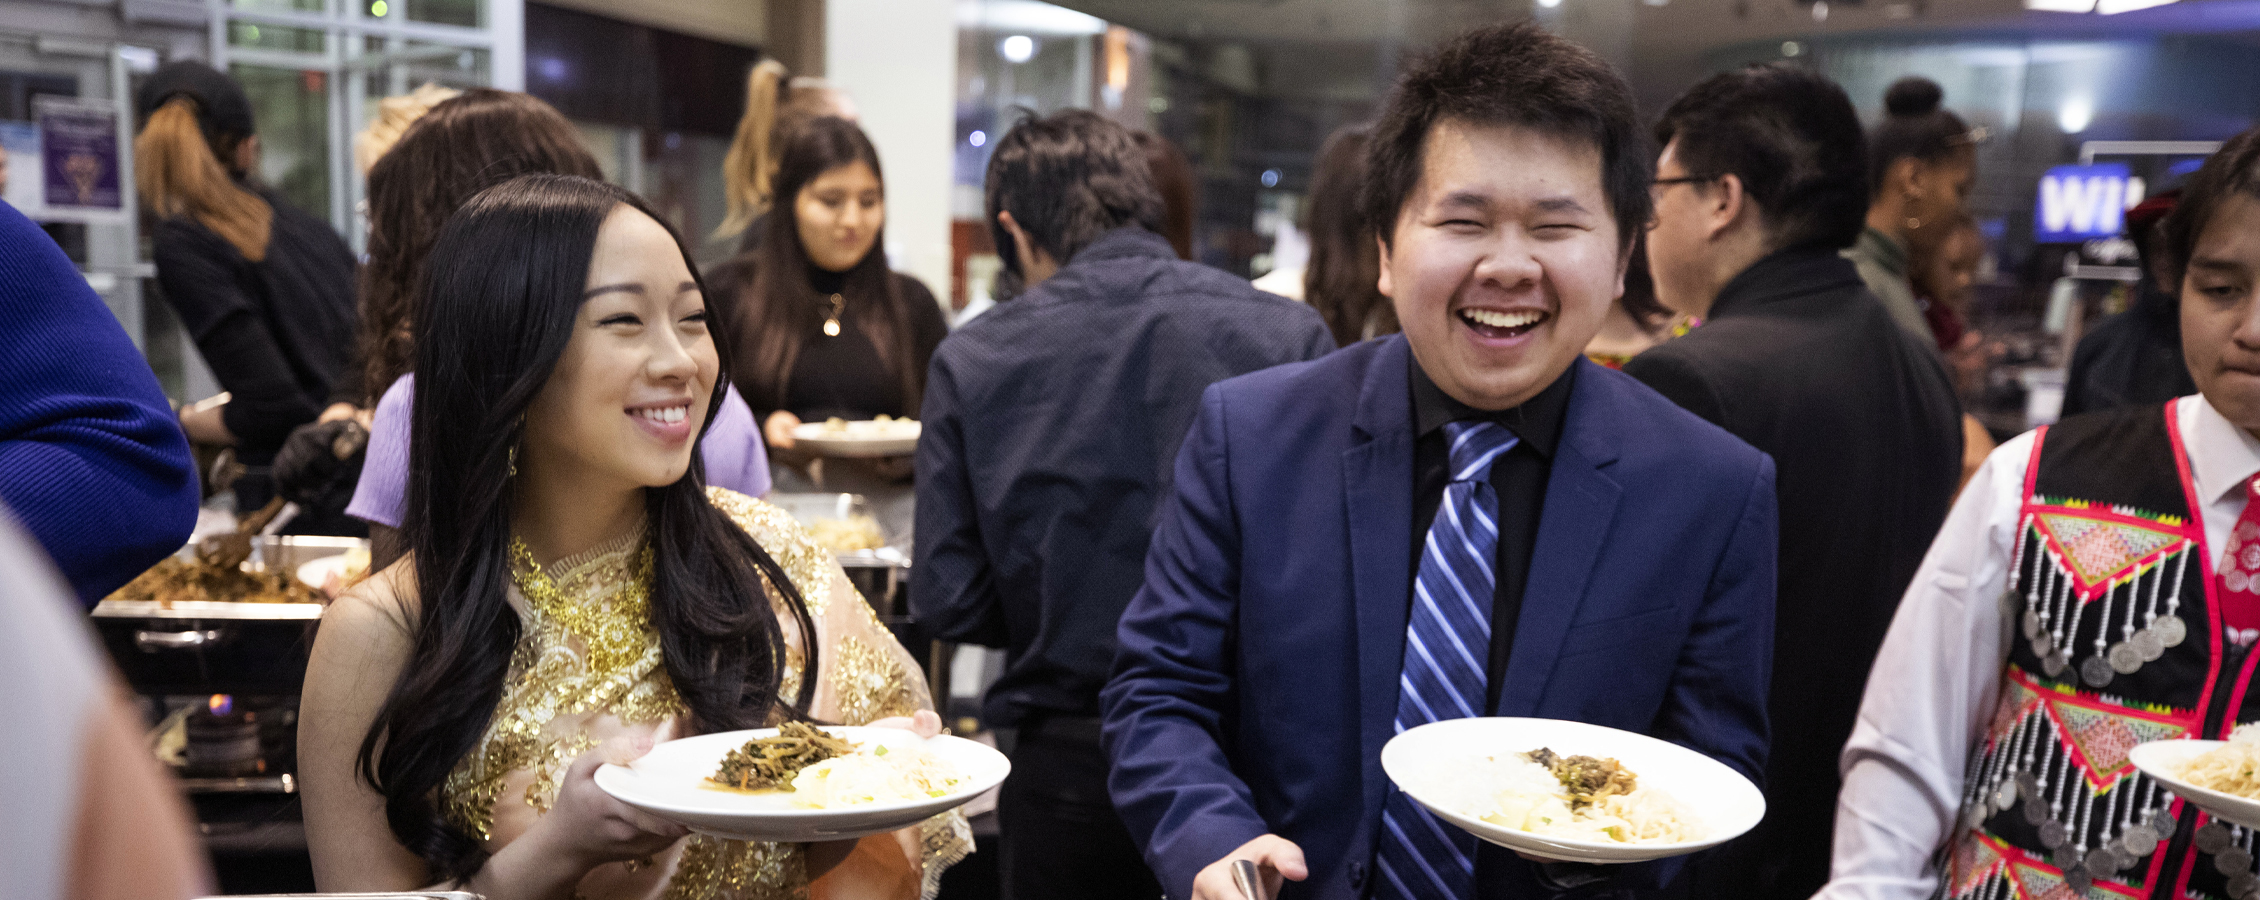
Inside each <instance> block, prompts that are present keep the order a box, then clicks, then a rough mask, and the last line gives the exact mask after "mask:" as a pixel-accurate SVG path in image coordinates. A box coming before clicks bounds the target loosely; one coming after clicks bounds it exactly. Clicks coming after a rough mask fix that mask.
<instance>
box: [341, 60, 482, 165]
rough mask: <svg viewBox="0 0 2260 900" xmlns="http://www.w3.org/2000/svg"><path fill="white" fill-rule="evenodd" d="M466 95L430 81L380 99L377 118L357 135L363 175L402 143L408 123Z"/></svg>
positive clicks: (355, 152)
mask: <svg viewBox="0 0 2260 900" xmlns="http://www.w3.org/2000/svg"><path fill="white" fill-rule="evenodd" d="M462 95H463V92H462V91H459V90H456V89H454V88H451V87H441V86H439V85H437V84H434V83H432V82H429V81H427V82H424V84H423V86H422V87H419V88H417V89H415V90H413V91H409V92H408V93H405V94H401V95H399V96H397V97H386V98H384V99H383V100H379V101H377V118H376V120H375V121H372V122H370V123H369V127H367V128H363V129H361V133H360V134H358V135H355V136H354V137H353V164H354V165H355V166H357V167H359V168H360V169H361V174H363V175H367V174H369V167H370V166H374V165H376V164H377V158H378V157H381V156H383V155H385V151H387V150H390V149H392V145H393V144H396V143H399V142H400V135H401V134H402V133H404V132H406V131H407V130H408V126H410V125H413V124H416V120H417V119H421V118H423V117H424V114H425V113H428V112H431V111H432V107H434V106H438V105H440V104H442V103H445V102H447V101H449V100H453V99H455V98H457V97H460V96H462Z"/></svg>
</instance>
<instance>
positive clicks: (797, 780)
mask: <svg viewBox="0 0 2260 900" xmlns="http://www.w3.org/2000/svg"><path fill="white" fill-rule="evenodd" d="M1011 770H1012V764H1011V763H1009V762H1007V761H1006V760H1005V757H1004V754H1002V753H998V752H997V751H996V750H995V749H994V748H992V747H990V746H988V745H986V744H981V743H978V742H975V741H969V740H966V739H964V738H959V737H951V736H948V735H942V736H938V737H931V738H924V739H921V738H919V737H918V735H916V734H912V733H911V732H909V731H906V730H904V729H900V728H863V727H851V726H832V725H827V726H812V725H807V724H803V723H798V722H791V723H786V724H785V725H784V726H783V727H781V728H760V729H754V730H751V731H726V732H722V733H719V734H705V735H699V736H697V737H688V738H682V739H679V740H673V741H668V742H666V743H663V744H660V745H658V746H656V747H653V748H652V749H651V752H650V753H647V754H645V755H644V756H643V758H641V759H638V760H636V761H635V762H633V763H631V764H629V765H625V766H617V765H609V764H608V765H604V766H601V767H599V768H598V769H597V770H596V786H597V787H598V788H601V789H603V791H604V792H605V793H607V794H611V795H612V796H613V797H615V798H617V799H618V800H619V801H620V802H622V803H626V804H628V805H629V806H633V807H635V808H637V809H640V810H643V811H645V812H648V813H651V814H652V815H655V816H658V817H660V818H663V819H666V820H668V821H671V822H676V823H680V824H681V825H683V826H684V827H687V828H689V829H691V830H692V831H696V832H700V833H702V834H709V835H713V836H715V837H720V838H728V839H731V840H740V841H779V842H794V843H798V842H807V841H835V840H845V839H848V838H858V837H863V836H865V835H872V834H881V833H884V832H889V831H894V830H896V829H900V828H907V827H909V826H912V825H916V824H918V823H919V822H922V821H924V820H926V819H928V818H930V817H932V816H935V815H939V814H941V813H943V812H947V811H949V810H951V809H954V808H956V807H957V806H959V805H961V804H964V803H965V802H967V801H969V800H972V799H973V798H974V797H977V796H979V795H980V794H981V793H982V792H984V791H987V790H989V789H990V788H993V787H996V786H997V785H998V784H1000V783H1002V782H1003V781H1004V776H1005V774H1006V773H1007V772H1010V771H1011Z"/></svg>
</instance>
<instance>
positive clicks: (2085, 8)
mask: <svg viewBox="0 0 2260 900" xmlns="http://www.w3.org/2000/svg"><path fill="white" fill-rule="evenodd" d="M2025 8H2026V9H2030V10H2036V11H2039V12H2060V13H2089V12H2094V11H2095V0H2025Z"/></svg>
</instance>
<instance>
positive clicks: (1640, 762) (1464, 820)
mask: <svg viewBox="0 0 2260 900" xmlns="http://www.w3.org/2000/svg"><path fill="white" fill-rule="evenodd" d="M1540 747H1546V748H1549V749H1551V750H1553V751H1554V752H1555V753H1558V754H1561V755H1563V756H1600V757H1614V758H1615V759H1616V760H1617V761H1618V762H1621V763H1623V764H1624V765H1625V766H1626V767H1627V768H1630V769H1631V770H1632V771H1633V773H1634V774H1635V775H1637V776H1639V779H1640V784H1641V786H1643V787H1653V788H1656V789H1659V790H1662V791H1664V792H1665V793H1667V794H1669V795H1671V797H1672V798H1673V799H1675V800H1678V801H1679V803H1680V804H1681V805H1682V806H1684V807H1686V808H1687V809H1688V810H1689V811H1690V812H1692V813H1693V814H1694V815H1695V817H1696V819H1697V828H1699V829H1700V831H1699V836H1698V837H1697V838H1696V839H1694V840H1688V841H1678V842H1675V843H1669V844H1620V843H1615V842H1613V841H1584V840H1573V839H1570V838H1559V837H1547V836H1544V835H1538V834H1532V833H1530V832H1528V831H1523V830H1521V829H1519V828H1508V827H1506V826H1503V825H1494V824H1491V823H1489V822H1485V821H1483V820H1482V819H1480V818H1476V817H1475V816H1469V815H1465V814H1462V813H1461V812H1459V811H1458V810H1460V809H1463V808H1466V807H1467V805H1468V804H1469V803H1470V802H1471V801H1472V800H1473V798H1471V797H1469V796H1468V789H1467V788H1466V785H1467V783H1468V782H1467V779H1466V778H1465V775H1466V773H1467V769H1468V767H1469V766H1473V765H1483V764H1485V763H1484V762H1483V760H1484V757H1487V756H1498V755H1504V754H1509V753H1527V752H1529V751H1532V750H1536V749H1538V748H1540ZM1381 769H1382V771H1384V772H1387V773H1389V780H1391V781H1394V782H1396V783H1397V786H1398V787H1399V788H1401V789H1403V790H1404V792H1405V793H1406V794H1408V795H1410V796H1411V797H1412V798H1413V799H1414V800H1416V801H1419V803H1420V805H1422V806H1425V807H1428V811H1429V812H1432V813H1435V814H1436V816H1437V818H1440V819H1443V820H1444V821H1446V822H1450V823H1452V824H1453V825H1457V826H1459V827H1460V828H1462V829H1465V830H1466V831H1468V832H1469V833H1471V834H1473V835H1475V836H1476V837H1479V838H1482V839H1484V840H1486V841H1490V842H1491V843H1494V844H1497V845H1499V846H1501V847H1506V848H1508V849H1510V850H1516V851H1519V852H1522V853H1527V854H1529V855H1531V856H1538V857H1544V858H1546V859H1557V860H1564V861H1571V862H1594V863H1632V862H1641V861H1644V860H1650V859H1662V858H1664V857H1667V856H1678V855H1681V854H1685V853H1693V852H1695V851H1698V850H1703V849H1707V848H1710V847H1715V846H1717V845H1719V844H1722V843H1725V842H1727V841H1729V840H1732V839H1734V838H1735V837H1737V836H1740V835H1741V834H1742V833H1743V832H1746V831H1749V830H1750V829H1751V828H1753V827H1756V826H1757V824H1758V820H1759V819H1761V818H1764V817H1765V814H1766V798H1765V795H1764V794H1761V793H1759V791H1758V787H1757V785H1754V784H1751V783H1750V779H1747V778H1744V777H1742V775H1741V773H1739V772H1736V771H1734V770H1733V769H1731V768H1728V767H1727V766H1726V765H1725V764H1724V763H1721V762H1719V761H1718V760H1715V759H1712V758H1710V757H1708V756H1704V755H1703V754H1701V753H1697V752H1695V751H1693V750H1689V749H1687V748H1685V747H1682V746H1679V745H1678V744H1674V743H1671V742H1669V741H1661V740H1657V739H1655V738H1652V737H1648V736H1647V735H1643V734H1634V733H1632V732H1629V731H1619V730H1617V729H1614V728H1607V727H1603V726H1600V725H1588V724H1586V723H1584V722H1564V721H1560V720H1556V719H1505V718H1485V719H1449V720H1446V721H1442V722H1431V723H1429V724H1427V725H1422V726H1420V727H1419V728H1415V729H1412V730H1411V731H1407V732H1405V733H1403V734H1400V735H1397V736H1396V737H1395V738H1392V739H1390V741H1389V743H1388V744H1387V745H1384V746H1383V747H1382V748H1381Z"/></svg>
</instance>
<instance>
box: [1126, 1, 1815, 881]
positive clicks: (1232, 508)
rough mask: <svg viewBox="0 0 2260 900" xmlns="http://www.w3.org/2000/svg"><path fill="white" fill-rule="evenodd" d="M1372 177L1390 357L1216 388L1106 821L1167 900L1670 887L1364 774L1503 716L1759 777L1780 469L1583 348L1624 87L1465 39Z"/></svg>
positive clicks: (1209, 398)
mask: <svg viewBox="0 0 2260 900" xmlns="http://www.w3.org/2000/svg"><path fill="white" fill-rule="evenodd" d="M1370 154H1371V155H1370V156H1369V157H1368V159H1369V161H1370V165H1369V169H1368V179H1367V184H1366V187H1365V203H1366V209H1367V211H1368V214H1369V217H1370V221H1372V222H1374V223H1375V225H1376V227H1377V230H1378V232H1379V234H1380V252H1381V263H1382V265H1381V275H1380V287H1381V290H1382V292H1383V293H1385V294H1387V295H1388V296H1389V297H1390V299H1391V302H1392V304H1393V305H1394V307H1395V308H1396V311H1397V318H1398V320H1399V321H1400V322H1401V323H1402V325H1403V328H1404V333H1403V334H1402V335H1393V336H1390V337H1387V338H1383V339H1379V340H1372V341H1366V342H1363V343H1360V344H1357V345H1354V346H1352V347H1348V348H1345V349H1342V350H1339V351H1336V352H1335V353H1333V354H1332V355H1330V356H1327V357H1325V358H1323V359H1320V360H1317V361H1315V362H1308V363H1297V364H1291V365H1286V366H1281V367H1277V368H1273V369H1268V370H1265V371H1262V372H1258V373H1255V374H1252V375H1246V376H1241V377H1238V378H1234V379H1230V380H1227V381H1223V382H1220V383H1218V384H1216V385H1214V386H1212V387H1210V388H1209V389H1208V390H1207V392H1206V393H1205V394H1204V396H1203V399H1202V404H1201V409H1200V412H1199V415H1198V417H1197V418H1196V419H1195V421H1194V424H1193V426H1192V430H1191V432H1190V434H1189V435H1188V437H1187V438H1186V440H1185V444H1184V448H1183V449H1182V451H1181V452H1180V453H1179V455H1178V458H1177V471H1176V475H1175V479H1174V482H1175V488H1174V494H1173V496H1170V497H1168V498H1166V499H1165V501H1164V504H1163V507H1162V510H1161V512H1160V516H1159V521H1160V525H1159V528H1158V530H1157V531H1156V533H1155V535H1154V539H1153V545H1152V550H1151V552H1150V553H1149V555H1148V557H1147V563H1146V580H1145V586H1144V587H1143V589H1141V590H1140V592H1139V593H1138V595H1137V596H1136V598H1135V599H1133V600H1132V601H1131V604H1130V607H1129V609H1128V610H1127V612H1126V613H1125V614H1124V616H1123V620H1122V624H1121V626H1120V629H1119V632H1118V637H1119V641H1120V644H1121V650H1120V653H1119V655H1118V657H1117V662H1116V667H1115V673H1114V676H1113V679H1112V681H1111V682H1110V683H1109V684H1108V686H1107V688H1106V690H1105V691H1104V692H1103V694H1102V699H1101V702H1102V708H1103V710H1104V718H1105V725H1104V738H1105V745H1106V747H1107V750H1108V753H1109V754H1110V757H1111V759H1112V761H1113V772H1112V775H1111V778H1110V788H1111V792H1112V795H1113V797H1114V801H1115V805H1116V807H1117V809H1118V810H1119V812H1120V813H1121V815H1122V817H1123V820H1124V822H1125V824H1126V825H1128V826H1129V829H1130V832H1131V834H1132V836H1133V837H1134V838H1135V839H1136V840H1137V841H1138V842H1139V843H1140V845H1141V846H1142V847H1143V848H1144V850H1145V855H1146V860H1147V862H1148V863H1149V864H1151V866H1152V867H1153V869H1154V871H1155V873H1156V874H1157V875H1158V876H1160V879H1161V882H1162V886H1163V888H1164V889H1165V890H1166V891H1167V892H1168V893H1169V895H1170V896H1172V897H1179V898H1194V900H1225V898H1234V897H1237V896H1238V892H1237V890H1236V888H1235V887H1234V884H1233V879H1232V874H1231V869H1232V867H1233V866H1232V864H1233V863H1234V862H1235V861H1242V860H1245V861H1252V862H1255V863H1258V864H1260V865H1261V867H1262V869H1261V875H1262V877H1263V879H1264V881H1265V882H1266V884H1265V885H1263V888H1264V889H1265V893H1267V894H1269V893H1271V892H1272V891H1276V890H1278V889H1279V887H1280V885H1281V881H1282V879H1284V880H1285V881H1286V882H1288V886H1287V888H1288V889H1287V891H1286V892H1285V893H1283V894H1280V896H1285V897H1326V898H1352V897H1363V896H1366V895H1368V893H1370V895H1371V896H1374V897H1381V898H1409V897H1419V898H1460V900H1474V898H1478V897H1484V898H1489V897H1506V898H1524V897H1531V898H1535V897H1547V896H1554V895H1556V894H1557V893H1559V892H1561V891H1565V890H1570V889H1573V888H1577V887H1580V886H1582V887H1584V888H1585V889H1586V890H1589V891H1604V890H1640V889H1653V888H1662V887H1664V886H1665V885H1667V884H1668V883H1670V882H1671V881H1672V880H1673V879H1674V877H1675V876H1676V875H1677V874H1678V872H1679V871H1680V868H1681V866H1679V865H1677V864H1675V863H1673V862H1670V861H1663V862H1651V863H1643V864H1638V865H1626V866H1621V867H1601V866H1587V865H1572V864H1565V863H1554V862H1534V861H1531V860H1526V859H1523V858H1520V857H1517V856H1516V855H1515V854H1513V853H1511V852H1509V851H1507V850H1505V849H1503V848H1501V847H1497V846H1491V845H1488V844H1485V845H1483V846H1481V847H1480V848H1479V847H1478V846H1477V843H1478V842H1477V840H1476V838H1475V837H1474V836H1472V835H1471V834H1469V833H1467V832H1463V831H1460V830H1459V829H1456V828H1453V827H1451V826H1449V825H1447V824H1445V823H1444V822H1443V821H1442V820H1440V819H1438V818H1436V817H1434V816H1433V815H1431V814H1430V813H1428V812H1427V811H1426V810H1425V809H1424V808H1422V807H1421V806H1419V805H1418V804H1417V803H1415V802H1414V801H1412V800H1411V799H1410V798H1409V797H1408V796H1407V795H1406V794H1404V793H1403V792H1401V791H1399V790H1396V789H1395V788H1393V787H1392V785H1391V782H1390V781H1389V779H1388V777H1387V776H1386V775H1385V774H1384V773H1383V771H1382V769H1381V764H1380V759H1379V757H1380V752H1381V749H1382V746H1383V744H1385V743H1386V742H1388V741H1389V739H1390V738H1391V737H1392V735H1394V734H1396V733H1397V732H1400V731H1405V730H1408V729H1411V728H1414V727H1417V726H1419V725H1422V724H1426V723H1428V722H1431V721H1435V720H1440V719H1449V718H1464V717H1469V716H1475V715H1501V716H1529V717H1545V718H1554V719H1568V720H1575V721H1580V722H1586V723H1592V724H1596V725H1602V726H1608V727H1612V728H1617V729H1622V730H1626V731H1632V732H1640V733H1645V734H1648V735H1653V736H1655V737H1658V738H1662V739H1664V740H1666V741H1670V742H1673V743H1677V744H1679V745H1682V746H1684V747H1687V748H1692V749H1693V750H1695V751H1697V752H1699V753H1701V754H1703V755H1706V756H1708V757H1710V758H1712V759H1715V760H1717V761H1718V762H1720V763H1723V764H1724V765H1725V766H1726V767H1728V768H1730V769H1731V770H1732V771H1734V772H1736V773H1739V774H1740V775H1742V776H1743V777H1745V778H1756V777H1758V774H1759V772H1760V771H1761V770H1762V768H1763V766H1764V764H1765V755H1766V699H1765V698H1766V688H1767V683H1768V680H1769V670H1770V663H1771V653H1770V649H1771V641H1772V633H1773V604H1774V590H1775V553H1776V550H1775V547H1776V539H1775V504H1774V491H1773V477H1774V476H1773V464H1772V462H1771V461H1770V460H1768V459H1767V458H1766V457H1765V456H1764V455H1763V454H1761V453H1759V452H1758V451H1756V450H1754V449H1752V448H1751V447H1750V446H1749V445H1747V444H1744V443H1743V442H1741V441H1740V440H1737V439H1736V438H1734V437H1733V436H1731V435H1729V434H1727V433H1726V432H1725V431H1723V430H1720V429H1719V428H1718V427H1716V426H1714V425H1711V424H1709V423H1707V422H1704V421H1702V420H1701V419H1698V418H1696V417H1695V416H1694V415H1693V414H1691V413H1688V412H1686V411H1684V410H1682V409H1680V408H1678V407H1677V406H1674V405H1673V404H1672V403H1671V402H1670V401H1668V400H1666V399H1664V398H1663V397H1662V396H1661V395H1658V394H1657V393H1655V392H1654V391H1652V390H1650V389H1648V388H1646V387H1644V386H1641V385H1640V384H1639V383H1638V382H1635V381H1633V380H1632V379H1631V378H1628V377H1626V376H1624V375H1622V374H1620V373H1617V372H1612V371H1609V370H1607V369H1604V368H1602V367H1600V366H1598V365H1595V364H1593V363H1591V362H1589V361H1586V360H1585V359H1584V357H1583V352H1582V351H1583V350H1584V349H1585V346H1586V344H1587V343H1588V342H1589V341H1590V340H1591V339H1592V337H1593V335H1594V333H1595V332H1596V331H1597V330H1598V329H1599V327H1600V323H1601V319H1602V317H1603V316H1605V315H1606V314H1607V312H1608V308H1609V305H1610V303H1612V302H1613V301H1614V300H1615V298H1616V296H1617V294H1618V293H1619V292H1620V291H1622V290H1623V278H1624V272H1625V266H1626V262H1627V259H1628V256H1627V254H1628V253H1629V252H1630V250H1631V247H1632V243H1633V237H1634V235H1635V234H1637V232H1638V229H1639V228H1641V226H1642V225H1644V224H1645V223H1646V222H1647V221H1648V217H1649V208H1650V198H1649V194H1648V186H1649V179H1650V171H1649V166H1650V164H1651V162H1652V161H1653V159H1654V156H1653V155H1652V153H1651V151H1650V150H1649V149H1648V144H1647V141H1646V140H1644V139H1643V137H1642V135H1641V130H1640V127H1639V124H1638V122H1637V121H1636V113H1635V109H1634V104H1633V101H1632V97H1631V92H1630V90H1629V89H1628V88H1627V87H1626V85H1625V83H1624V82H1623V80H1622V79H1621V78H1619V77H1618V75H1617V74H1616V73H1615V72H1613V71H1611V70H1610V69H1609V67H1608V64H1607V63H1605V62H1603V61H1602V60H1601V59H1600V58H1599V57H1597V56H1595V55H1594V54H1593V53H1591V52H1590V51H1587V50H1585V49H1583V48H1581V47H1578V46H1577V45H1575V44H1573V43H1571V42H1569V41H1567V40H1564V39H1562V38H1560V37H1556V36H1554V35H1551V34H1548V33H1547V32H1546V31H1544V30H1543V29H1541V28H1539V27H1537V26H1536V25H1532V24H1527V23H1526V24H1516V25H1499V26H1491V27H1486V28H1481V29H1477V30H1474V31H1471V32H1468V33H1467V34H1464V35H1462V36H1460V37H1458V38H1455V39H1453V40H1451V41H1449V42H1447V43H1446V44H1445V45H1443V46H1442V47H1441V48H1440V49H1439V50H1438V51H1437V52H1436V53H1435V54H1433V55H1432V56H1430V57H1428V58H1426V59H1425V60H1423V61H1421V62H1420V63H1418V64H1416V65H1414V66H1412V67H1411V68H1410V69H1409V70H1408V71H1407V73H1406V74H1405V75H1404V76H1403V77H1402V79H1401V80H1400V81H1399V83H1398V85H1397V88H1396V90H1395V91H1394V92H1393V93H1392V94H1391V96H1390V99H1389V101H1388V103H1387V105H1386V106H1385V108H1384V110H1383V113H1382V116H1381V119H1380V122H1379V123H1378V124H1377V125H1376V126H1375V129H1374V133H1373V138H1372V144H1371V149H1370ZM1512 749H1515V750H1530V749H1535V748H1530V747H1517V748H1512Z"/></svg>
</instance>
